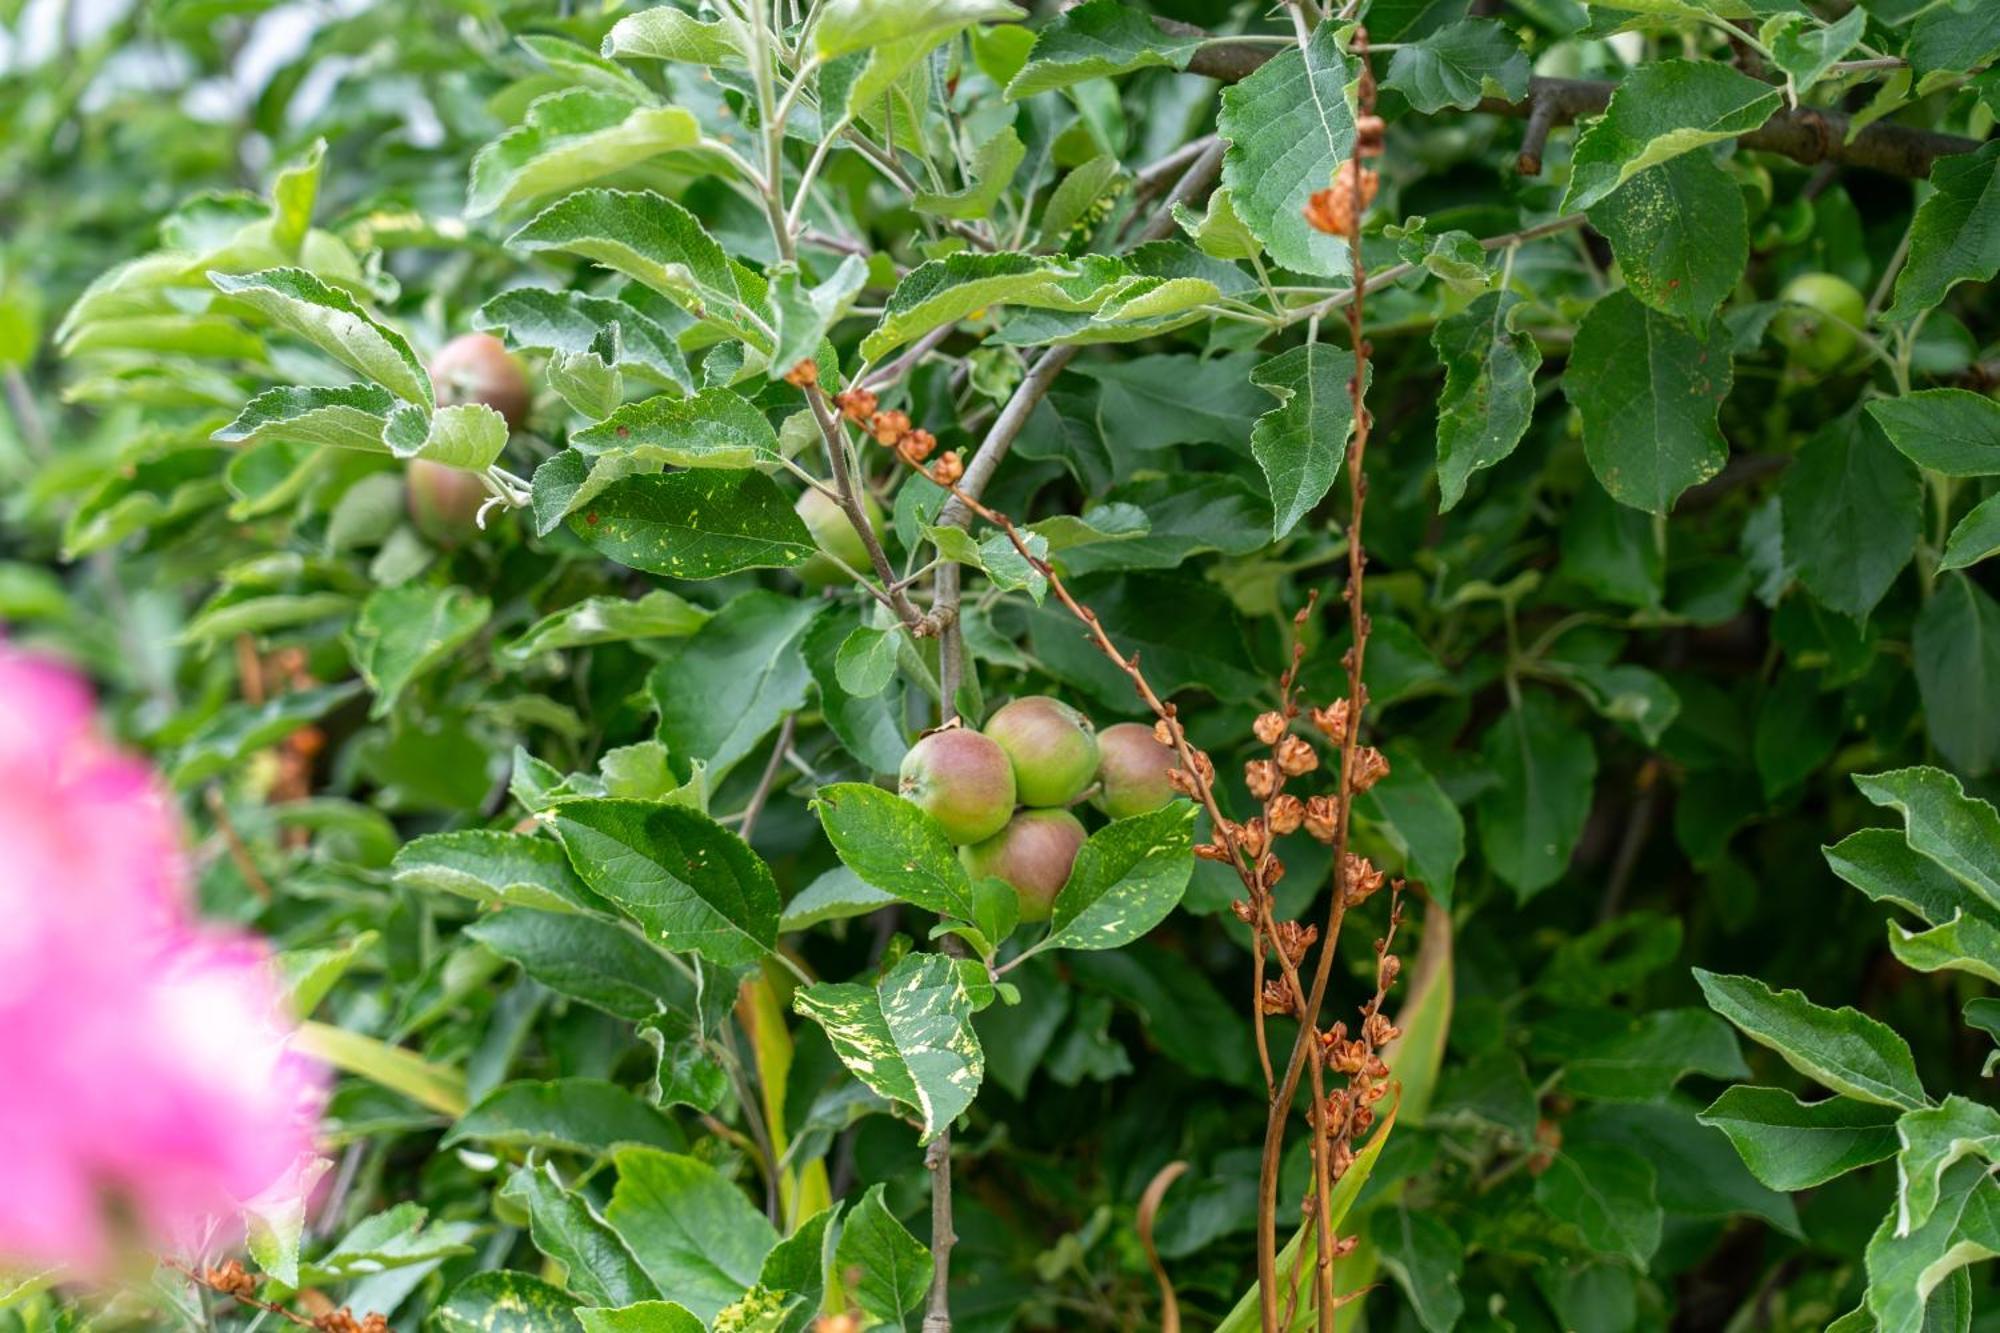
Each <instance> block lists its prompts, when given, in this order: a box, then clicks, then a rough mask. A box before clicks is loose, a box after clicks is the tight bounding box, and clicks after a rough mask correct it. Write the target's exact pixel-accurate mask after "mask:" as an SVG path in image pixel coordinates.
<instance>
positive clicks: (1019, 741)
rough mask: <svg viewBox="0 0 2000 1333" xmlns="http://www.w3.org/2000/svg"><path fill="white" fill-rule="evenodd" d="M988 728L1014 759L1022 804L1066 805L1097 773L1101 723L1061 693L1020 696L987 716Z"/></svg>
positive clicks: (1016, 781) (1080, 792)
mask: <svg viewBox="0 0 2000 1333" xmlns="http://www.w3.org/2000/svg"><path fill="white" fill-rule="evenodd" d="M986 734H987V735H988V736H991V737H992V738H993V739H994V740H996V741H998V742H999V743H1000V748H1001V749H1003V750H1005V751H1006V752H1007V757H1008V758H1009V759H1011V760H1013V761H1014V788H1015V790H1016V791H1017V792H1018V793H1019V794H1020V798H1021V804H1022V805H1034V806H1048V805H1066V804H1068V803H1069V802H1071V801H1073V800H1075V799H1076V798H1077V797H1078V796H1079V795H1081V794H1082V792H1083V789H1084V788H1085V787H1088V786H1089V785H1090V783H1091V780H1092V779H1093V778H1095V777H1096V776H1097V729H1096V728H1095V727H1093V726H1092V725H1091V723H1090V719H1089V718H1087V717H1085V716H1084V715H1083V714H1082V713H1079V712H1077V711H1076V709H1074V708H1071V707H1070V706H1069V705H1068V704H1066V703H1064V702H1063V701H1062V700H1060V699H1052V698H1050V697H1049V696H1048V695H1046V694H1036V695H1030V696H1029V697H1027V698H1025V699H1016V700H1014V701H1013V702H1012V703H1010V704H1008V705H1006V706H1005V707H1004V708H1002V709H1001V710H1000V711H999V712H997V713H995V714H994V715H993V716H992V717H990V718H988V719H987V720H986Z"/></svg>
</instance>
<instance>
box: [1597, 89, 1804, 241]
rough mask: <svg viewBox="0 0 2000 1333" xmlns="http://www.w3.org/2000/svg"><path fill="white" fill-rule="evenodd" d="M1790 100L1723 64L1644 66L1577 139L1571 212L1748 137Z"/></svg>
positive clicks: (1618, 91)
mask: <svg viewBox="0 0 2000 1333" xmlns="http://www.w3.org/2000/svg"><path fill="white" fill-rule="evenodd" d="M1782 101H1783V92H1782V90H1780V89H1778V88H1775V87H1773V86H1772V85H1770V84H1768V83H1765V82H1763V81H1761V80H1758V79H1753V78H1751V77H1750V76H1749V75H1747V74H1744V73H1741V72H1740V71H1738V70H1737V69H1736V68H1735V67H1734V66H1731V65H1726V64H1723V63H1721V62H1718V61H1711V60H1663V61H1659V62H1656V63H1653V64H1644V65H1640V66H1639V67H1638V68H1637V69H1634V70H1633V71H1632V72H1631V73H1630V74H1629V75H1628V76H1626V77H1625V78H1623V79H1620V80H1619V82H1618V90H1617V91H1616V92H1614V93H1613V94H1612V95H1611V104H1610V105H1609V106H1607V107H1606V108H1605V109H1604V114H1603V115H1602V116H1601V117H1599V118H1598V119H1596V120H1594V121H1592V122H1591V123H1590V124H1589V126H1588V127H1586V128H1585V129H1584V131H1583V133H1582V134H1580V135H1578V136H1577V140H1576V150H1575V152H1574V154H1573V156H1572V158H1571V165H1570V182H1569V193H1568V194H1567V195H1566V196H1565V197H1564V199H1563V204H1562V207H1563V211H1564V212H1565V213H1569V212H1575V211H1576V210H1578V209H1587V208H1589V207H1590V206H1591V205H1592V204H1595V203H1597V202H1598V201H1599V200H1601V199H1604V198H1606V197H1607V196H1609V195H1610V193H1611V192H1612V191H1613V190H1615V189H1617V188H1618V187H1619V186H1621V185H1623V184H1624V183H1625V182H1626V181H1628V180H1630V179H1632V177H1634V176H1636V175H1638V174H1639V173H1640V172H1642V171H1644V170H1645V169H1646V168H1648V167H1651V166H1657V165H1658V164H1660V163H1662V162H1665V161H1667V160H1668V159H1670V158H1674V157H1677V156H1679V155H1680V154H1682V153H1686V152H1689V151H1691V150H1693V149H1696V148H1699V147H1701V146H1702V145H1703V144H1709V143H1715V142H1717V141H1718V140H1721V139H1733V138H1735V137H1736V136H1737V135H1739V134H1748V133H1749V132H1750V131H1751V130H1754V129H1756V128H1757V127H1758V126H1760V125H1762V124H1763V123H1764V122H1765V121H1766V120H1768V119H1769V118H1770V116H1771V113H1772V112H1773V111H1776V110H1777V109H1778V106H1779V104H1780V102H1782Z"/></svg>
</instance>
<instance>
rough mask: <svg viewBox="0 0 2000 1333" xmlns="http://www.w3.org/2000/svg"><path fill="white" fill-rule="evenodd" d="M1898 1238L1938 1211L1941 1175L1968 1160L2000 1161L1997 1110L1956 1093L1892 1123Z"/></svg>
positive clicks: (1926, 1220) (1999, 1112) (1999, 1115)
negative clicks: (1894, 1134) (1896, 1146)
mask: <svg viewBox="0 0 2000 1333" xmlns="http://www.w3.org/2000/svg"><path fill="white" fill-rule="evenodd" d="M1896 1138H1897V1141H1898V1142H1899V1143H1900V1144H1901V1145H1902V1146H1901V1148H1900V1149H1899V1151H1898V1152H1897V1153H1896V1234H1897V1235H1898V1236H1907V1235H1909V1234H1910V1233H1911V1232H1912V1231H1915V1230H1916V1229H1917V1228H1918V1227H1921V1226H1923V1225H1924V1224H1926V1223H1927V1222H1929V1221H1930V1220H1931V1216H1932V1214H1933V1213H1935V1212H1936V1210H1937V1205H1938V1196H1939V1193H1940V1190H1941V1188H1942V1185H1943V1180H1944V1173H1945V1172H1946V1171H1947V1170H1949V1169H1950V1168H1951V1167H1952V1165H1953V1164H1955V1163H1957V1162H1959V1161H1962V1160H1964V1159H1966V1158H1972V1159H1974V1160H1977V1161H1982V1162H1985V1163H1986V1164H1987V1165H1988V1167H1989V1169H1990V1168H1991V1165H1992V1164H1993V1163H1994V1162H1995V1161H1996V1160H2000V1111H1996V1110H1994V1109H1993V1108H1992V1107H1990V1106H1985V1105H1982V1104H1980V1103H1979V1102H1975V1101H1972V1100H1970V1099H1968V1098H1965V1097H1960V1096H1958V1095H1956V1094H1953V1095H1952V1096H1949V1097H1946V1098H1945V1099H1944V1101H1943V1103H1942V1104H1940V1105H1938V1106H1927V1107H1925V1108H1924V1109H1922V1110H1920V1111H1911V1112H1909V1113H1908V1114H1906V1115H1904V1116H1903V1117H1902V1118H1901V1119H1899V1120H1898V1121H1897V1122H1896Z"/></svg>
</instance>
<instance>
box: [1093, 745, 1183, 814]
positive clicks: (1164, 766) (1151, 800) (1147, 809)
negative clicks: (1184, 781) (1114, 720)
mask: <svg viewBox="0 0 2000 1333" xmlns="http://www.w3.org/2000/svg"><path fill="white" fill-rule="evenodd" d="M1097 753H1098V766H1097V780H1098V783H1099V784H1100V788H1099V791H1098V793H1097V808H1098V809H1100V810H1102V811H1103V812H1104V813H1105V814H1107V815H1109V816H1111V817H1112V818H1113V819H1130V818H1131V817H1132V816H1134V815H1146V814H1151V813H1152V812H1153V811H1155V810H1158V809H1159V808H1160V807H1161V806H1163V805H1165V804H1167V802H1169V801H1171V800H1173V799H1174V797H1175V795H1177V793H1176V792H1175V791H1174V789H1173V785H1172V784H1171V783H1169V782H1168V781H1167V774H1168V773H1170V772H1172V771H1173V770H1174V769H1176V768H1178V767H1180V757H1179V756H1178V755H1176V754H1175V753H1174V752H1173V749H1172V747H1170V746H1166V745H1162V744H1160V743H1159V742H1158V741H1156V740H1154V739H1153V729H1152V728H1151V727H1149V726H1146V725H1145V724H1144V723H1142V722H1120V723H1119V724H1118V725H1117V726H1115V727H1106V728H1105V729H1104V730H1103V731H1100V732H1098V733H1097Z"/></svg>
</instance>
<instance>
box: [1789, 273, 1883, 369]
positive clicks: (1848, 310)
mask: <svg viewBox="0 0 2000 1333" xmlns="http://www.w3.org/2000/svg"><path fill="white" fill-rule="evenodd" d="M1778 299H1779V300H1781V301H1783V302H1784V303H1785V305H1784V308H1783V309H1781V310H1779V311H1778V314H1777V316H1776V317H1775V318H1774V319H1773V320H1772V321H1771V329H1772V331H1773V332H1774V333H1776V334H1777V335H1778V341H1779V342H1781V343H1783V344H1784V345H1785V346H1786V347H1787V348H1789V349H1790V350H1791V353H1792V360H1794V361H1796V362H1797V363H1798V364H1799V365H1800V366H1801V367H1802V368H1804V369H1806V370H1813V371H1826V370H1832V369H1834V368H1836V367H1837V366H1839V365H1840V364H1841V363H1842V362H1844V361H1846V360H1847V358H1848V356H1849V354H1851V353H1852V352H1853V351H1854V346H1855V342H1856V338H1855V336H1854V335H1855V330H1856V329H1859V328H1862V327H1864V326H1865V325H1866V324H1867V323H1868V303H1867V302H1866V301H1865V300H1864V299H1863V298H1862V295H1861V293H1860V292H1859V291H1857V290H1855V287H1854V284H1853V283H1851V282H1849V281H1848V280H1847V279H1845V278H1841V277H1836V276H1835V275H1833V274H1831V273H1801V274H1800V275H1799V276H1798V277H1796V278H1793V279H1792V280H1791V281H1790V282H1788V283H1786V284H1785V290H1784V291H1782V292H1780V293H1779V294H1778Z"/></svg>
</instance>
